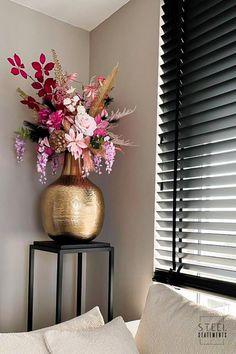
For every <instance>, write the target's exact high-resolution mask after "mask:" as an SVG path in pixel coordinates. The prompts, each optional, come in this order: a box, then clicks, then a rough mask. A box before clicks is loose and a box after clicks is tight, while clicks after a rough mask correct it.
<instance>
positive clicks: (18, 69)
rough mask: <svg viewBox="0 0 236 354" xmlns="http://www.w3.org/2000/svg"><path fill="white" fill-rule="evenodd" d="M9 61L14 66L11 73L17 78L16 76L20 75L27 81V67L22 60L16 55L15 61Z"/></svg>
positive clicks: (10, 59) (11, 59)
mask: <svg viewBox="0 0 236 354" xmlns="http://www.w3.org/2000/svg"><path fill="white" fill-rule="evenodd" d="M7 60H8V61H9V63H10V64H11V65H12V66H13V68H12V69H11V73H12V74H13V75H15V76H16V75H19V74H20V75H21V76H22V77H23V78H24V79H27V77H28V75H27V74H26V72H25V70H23V69H24V68H25V66H24V64H23V63H22V62H21V58H20V57H19V55H17V54H14V59H13V58H7Z"/></svg>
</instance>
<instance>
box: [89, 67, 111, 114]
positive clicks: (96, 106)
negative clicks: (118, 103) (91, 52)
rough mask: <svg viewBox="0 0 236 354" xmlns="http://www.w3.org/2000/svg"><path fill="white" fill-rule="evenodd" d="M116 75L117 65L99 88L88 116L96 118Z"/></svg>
mask: <svg viewBox="0 0 236 354" xmlns="http://www.w3.org/2000/svg"><path fill="white" fill-rule="evenodd" d="M117 73H118V64H117V65H116V66H115V67H114V68H113V69H112V72H111V74H110V75H109V76H108V77H107V78H106V80H105V82H104V84H103V86H102V87H101V88H100V91H99V94H98V97H97V98H96V99H95V102H94V103H93V105H92V107H91V108H90V110H89V114H90V115H91V116H92V117H96V115H97V114H98V113H100V111H101V106H103V103H104V100H105V98H106V97H107V95H108V94H109V92H110V91H111V89H112V88H113V86H114V82H115V79H116V76H117Z"/></svg>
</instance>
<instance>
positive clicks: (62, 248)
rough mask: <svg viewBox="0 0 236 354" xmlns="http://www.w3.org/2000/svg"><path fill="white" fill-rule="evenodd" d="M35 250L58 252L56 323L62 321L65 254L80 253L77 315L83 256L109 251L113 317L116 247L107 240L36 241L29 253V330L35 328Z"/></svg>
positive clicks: (110, 314)
mask: <svg viewBox="0 0 236 354" xmlns="http://www.w3.org/2000/svg"><path fill="white" fill-rule="evenodd" d="M35 250H39V251H44V252H51V253H56V254H57V290H56V323H60V322H61V308H62V277H63V256H64V254H67V253H77V254H78V269H77V316H79V315H80V314H81V300H82V299H81V295H82V256H83V253H87V252H108V253H109V284H108V321H110V320H111V319H112V317H113V277H114V248H113V247H112V246H111V245H110V244H109V243H105V242H90V243H86V244H85V243H84V244H75V243H74V244H61V243H56V242H54V241H35V242H34V243H33V244H32V245H30V254H29V288H28V322H27V330H28V331H32V328H33V299H34V297H33V296H34V253H35Z"/></svg>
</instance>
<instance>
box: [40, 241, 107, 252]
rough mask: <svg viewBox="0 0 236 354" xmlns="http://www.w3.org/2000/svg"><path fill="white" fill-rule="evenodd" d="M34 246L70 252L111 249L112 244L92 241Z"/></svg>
mask: <svg viewBox="0 0 236 354" xmlns="http://www.w3.org/2000/svg"><path fill="white" fill-rule="evenodd" d="M34 246H36V247H37V246H39V247H42V248H43V247H45V248H52V249H57V250H58V249H60V250H68V249H88V248H106V247H111V245H110V243H107V242H96V241H91V242H87V243H76V242H74V243H73V242H70V243H69V242H68V243H59V242H55V241H34Z"/></svg>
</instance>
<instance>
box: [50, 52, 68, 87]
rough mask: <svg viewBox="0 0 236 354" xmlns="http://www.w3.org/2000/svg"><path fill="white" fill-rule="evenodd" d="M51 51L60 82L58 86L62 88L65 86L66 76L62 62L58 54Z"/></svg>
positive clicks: (56, 75) (57, 79) (56, 74)
mask: <svg viewBox="0 0 236 354" xmlns="http://www.w3.org/2000/svg"><path fill="white" fill-rule="evenodd" d="M51 51H52V58H53V62H54V64H55V66H54V72H55V78H56V81H57V82H58V84H59V85H60V86H63V85H64V84H65V76H64V74H63V70H62V66H61V63H60V61H59V59H58V56H57V53H56V51H55V49H51Z"/></svg>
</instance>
